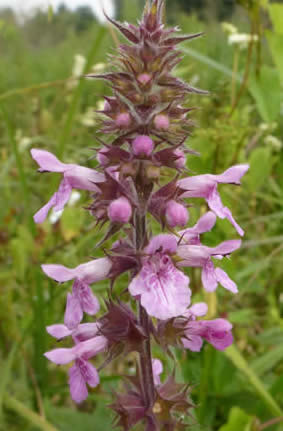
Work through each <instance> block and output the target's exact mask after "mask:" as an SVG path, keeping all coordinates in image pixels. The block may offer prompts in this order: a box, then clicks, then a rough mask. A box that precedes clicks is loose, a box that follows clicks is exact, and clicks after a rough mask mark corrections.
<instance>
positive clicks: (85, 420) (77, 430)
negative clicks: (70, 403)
mask: <svg viewBox="0 0 283 431" xmlns="http://www.w3.org/2000/svg"><path fill="white" fill-rule="evenodd" d="M46 412H47V416H48V418H49V420H52V422H53V423H54V424H55V425H56V426H57V427H58V428H59V429H60V431H70V429H71V430H73V431H94V430H95V431H105V430H110V429H112V417H111V414H109V410H108V408H107V407H103V406H102V404H100V403H99V404H97V406H96V407H95V409H94V413H93V414H90V413H83V412H80V411H78V410H73V409H69V408H65V407H62V408H59V407H54V406H52V405H51V404H50V405H48V406H47V407H46Z"/></svg>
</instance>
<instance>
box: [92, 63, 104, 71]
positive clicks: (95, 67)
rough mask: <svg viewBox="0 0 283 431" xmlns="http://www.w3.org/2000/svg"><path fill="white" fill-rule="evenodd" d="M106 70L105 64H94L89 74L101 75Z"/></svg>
mask: <svg viewBox="0 0 283 431" xmlns="http://www.w3.org/2000/svg"><path fill="white" fill-rule="evenodd" d="M105 69H106V64H105V63H96V64H94V65H93V66H92V68H91V72H93V73H101V72H104V70H105Z"/></svg>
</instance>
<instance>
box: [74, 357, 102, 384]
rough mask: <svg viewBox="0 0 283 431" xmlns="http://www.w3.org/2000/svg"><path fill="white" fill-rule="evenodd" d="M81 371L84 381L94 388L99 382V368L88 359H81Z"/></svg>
mask: <svg viewBox="0 0 283 431" xmlns="http://www.w3.org/2000/svg"><path fill="white" fill-rule="evenodd" d="M79 362H80V371H81V374H82V376H83V378H84V381H85V382H86V383H87V384H88V385H89V386H90V387H92V388H95V387H96V386H97V385H98V384H99V375H98V372H97V369H96V368H95V367H94V366H93V365H92V364H90V363H89V362H87V361H84V360H80V361H79Z"/></svg>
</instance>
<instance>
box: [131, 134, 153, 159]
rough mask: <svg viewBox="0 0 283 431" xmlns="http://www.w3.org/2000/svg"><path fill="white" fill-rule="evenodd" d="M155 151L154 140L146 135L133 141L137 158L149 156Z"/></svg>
mask: <svg viewBox="0 0 283 431" xmlns="http://www.w3.org/2000/svg"><path fill="white" fill-rule="evenodd" d="M152 151H153V140H152V139H151V138H150V137H149V136H146V135H139V136H137V137H136V138H135V139H134V141H133V152H134V155H135V156H149V155H150V154H151V153H152Z"/></svg>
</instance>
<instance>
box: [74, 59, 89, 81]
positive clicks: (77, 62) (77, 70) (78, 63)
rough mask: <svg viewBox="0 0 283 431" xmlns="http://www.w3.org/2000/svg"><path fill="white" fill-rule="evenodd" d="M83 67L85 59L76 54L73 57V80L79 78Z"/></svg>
mask: <svg viewBox="0 0 283 431" xmlns="http://www.w3.org/2000/svg"><path fill="white" fill-rule="evenodd" d="M85 65H86V58H85V57H84V56H83V55H81V54H76V55H75V57H74V65H73V70H72V76H73V77H74V78H79V77H80V76H81V75H82V74H83V71H84V68H85Z"/></svg>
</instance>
